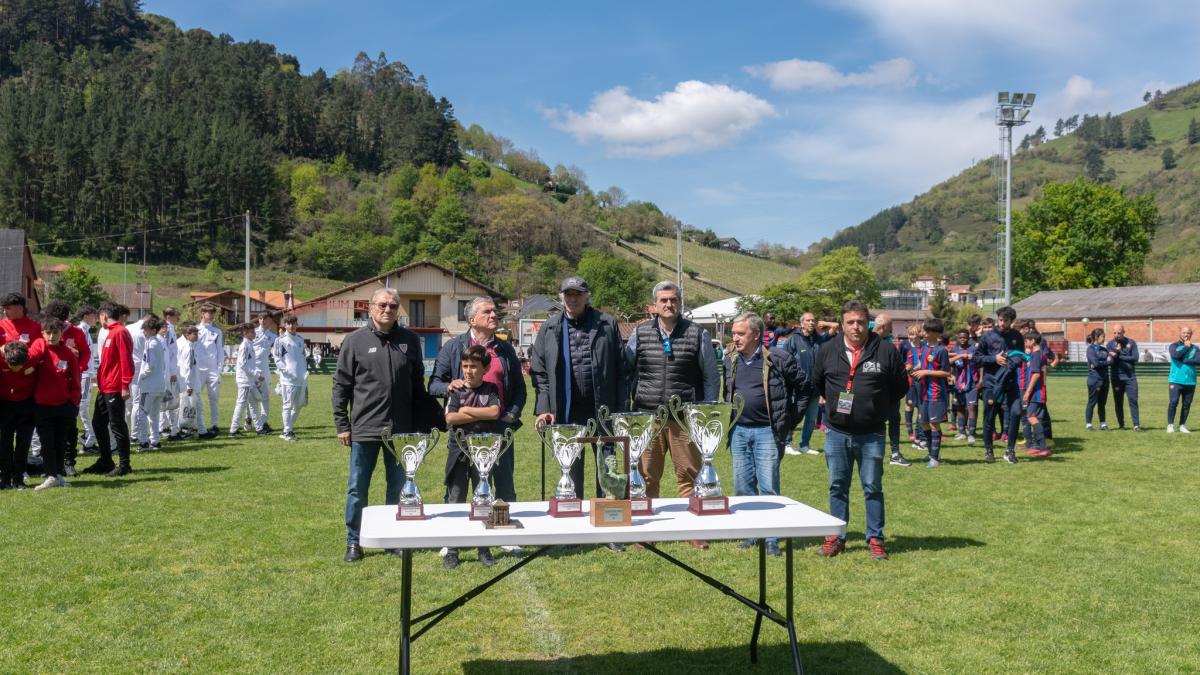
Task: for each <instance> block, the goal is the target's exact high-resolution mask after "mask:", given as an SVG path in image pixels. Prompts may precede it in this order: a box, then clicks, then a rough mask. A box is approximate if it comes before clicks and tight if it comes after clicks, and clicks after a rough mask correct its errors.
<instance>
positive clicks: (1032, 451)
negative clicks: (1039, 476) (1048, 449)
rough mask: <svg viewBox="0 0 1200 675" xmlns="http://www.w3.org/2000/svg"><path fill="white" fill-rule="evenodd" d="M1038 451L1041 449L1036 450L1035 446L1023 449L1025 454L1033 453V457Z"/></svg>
mask: <svg viewBox="0 0 1200 675" xmlns="http://www.w3.org/2000/svg"><path fill="white" fill-rule="evenodd" d="M1039 452H1041V450H1038V449H1037V448H1028V449H1027V450H1025V454H1027V455H1033V456H1035V457H1036V456H1037V454H1038V453H1039Z"/></svg>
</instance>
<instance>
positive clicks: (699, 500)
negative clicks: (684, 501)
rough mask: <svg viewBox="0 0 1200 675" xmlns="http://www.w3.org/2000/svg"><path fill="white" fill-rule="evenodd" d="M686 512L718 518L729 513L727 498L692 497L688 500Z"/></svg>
mask: <svg viewBox="0 0 1200 675" xmlns="http://www.w3.org/2000/svg"><path fill="white" fill-rule="evenodd" d="M688 511H691V512H692V513H694V514H696V515H698V516H719V515H723V514H727V513H729V512H730V511H729V498H728V497H725V496H720V497H699V496H697V495H692V496H691V498H689V499H688Z"/></svg>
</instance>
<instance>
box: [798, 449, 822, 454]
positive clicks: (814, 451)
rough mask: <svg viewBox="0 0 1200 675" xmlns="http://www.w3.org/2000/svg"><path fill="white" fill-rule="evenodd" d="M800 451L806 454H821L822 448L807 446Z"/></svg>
mask: <svg viewBox="0 0 1200 675" xmlns="http://www.w3.org/2000/svg"><path fill="white" fill-rule="evenodd" d="M800 452H803V453H804V454H806V455H819V454H821V451H820V450H814V449H813V448H808V447H805V448H800Z"/></svg>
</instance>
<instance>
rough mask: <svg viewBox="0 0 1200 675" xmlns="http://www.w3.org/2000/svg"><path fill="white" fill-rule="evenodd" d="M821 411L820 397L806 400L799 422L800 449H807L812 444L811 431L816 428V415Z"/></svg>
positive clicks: (813, 396)
mask: <svg viewBox="0 0 1200 675" xmlns="http://www.w3.org/2000/svg"><path fill="white" fill-rule="evenodd" d="M820 410H821V401H820V397H819V396H817V395H816V394H813V395H812V398H810V399H808V406H806V407H805V408H804V419H803V420H801V422H800V447H802V448H807V447H808V444H809V443H811V442H812V435H813V429H814V428H815V427H816V426H817V413H818V412H819V411H820Z"/></svg>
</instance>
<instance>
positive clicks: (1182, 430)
mask: <svg viewBox="0 0 1200 675" xmlns="http://www.w3.org/2000/svg"><path fill="white" fill-rule="evenodd" d="M1179 433H1181V434H1190V433H1192V432H1191V431H1188V428H1187V427H1185V426H1183V425H1182V424H1180V425H1179Z"/></svg>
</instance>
